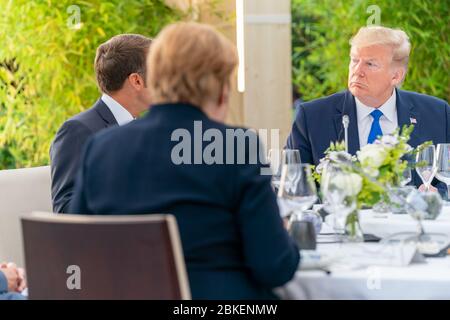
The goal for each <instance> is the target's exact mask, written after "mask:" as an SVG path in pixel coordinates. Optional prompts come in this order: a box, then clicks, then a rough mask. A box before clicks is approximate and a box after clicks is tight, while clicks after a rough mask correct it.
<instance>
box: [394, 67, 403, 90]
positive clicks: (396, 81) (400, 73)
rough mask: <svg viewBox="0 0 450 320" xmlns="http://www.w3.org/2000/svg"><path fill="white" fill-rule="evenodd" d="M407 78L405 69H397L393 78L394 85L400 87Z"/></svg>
mask: <svg viewBox="0 0 450 320" xmlns="http://www.w3.org/2000/svg"><path fill="white" fill-rule="evenodd" d="M404 77H405V69H404V68H395V71H394V74H393V76H392V84H393V85H394V86H396V85H398V84H399V83H401V82H402V80H403V78H404Z"/></svg>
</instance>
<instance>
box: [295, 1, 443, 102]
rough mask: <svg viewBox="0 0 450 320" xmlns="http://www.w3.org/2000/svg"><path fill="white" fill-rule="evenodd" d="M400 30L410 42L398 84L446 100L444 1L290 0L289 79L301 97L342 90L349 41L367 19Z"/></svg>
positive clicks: (317, 95) (314, 96)
mask: <svg viewBox="0 0 450 320" xmlns="http://www.w3.org/2000/svg"><path fill="white" fill-rule="evenodd" d="M371 5H377V6H378V7H379V8H380V9H381V11H380V13H381V20H380V24H381V25H383V26H386V27H392V28H400V29H402V30H404V31H405V32H406V33H407V34H408V36H409V37H410V41H411V44H412V51H411V57H410V62H409V70H408V74H407V76H406V80H405V82H404V84H403V86H402V88H403V89H405V90H412V91H417V92H420V93H425V94H429V95H433V96H437V97H439V98H442V99H446V100H447V101H450V77H449V74H450V58H449V57H450V42H449V34H450V22H449V21H450V20H449V14H450V10H449V8H450V1H448V0H436V1H428V0H396V1H392V0H377V1H362V0H341V1H336V0H292V22H293V23H292V50H293V51H292V55H293V83H294V86H295V87H296V88H297V89H298V91H299V92H300V93H301V94H302V96H303V97H302V98H303V100H311V99H315V98H318V97H321V96H325V95H329V94H332V93H335V92H337V91H340V90H343V89H346V88H347V76H348V63H349V52H350V45H349V43H348V41H349V39H350V38H351V37H352V36H353V35H354V34H356V32H357V31H358V29H359V28H360V27H362V26H365V25H367V22H368V20H369V22H372V21H373V20H372V19H370V17H371V16H372V15H373V14H374V11H371V10H369V12H367V11H368V9H369V6H371Z"/></svg>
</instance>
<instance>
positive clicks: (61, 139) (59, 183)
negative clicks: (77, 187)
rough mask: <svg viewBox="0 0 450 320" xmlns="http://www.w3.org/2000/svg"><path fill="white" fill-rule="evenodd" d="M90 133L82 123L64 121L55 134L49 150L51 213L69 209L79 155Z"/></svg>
mask: <svg viewBox="0 0 450 320" xmlns="http://www.w3.org/2000/svg"><path fill="white" fill-rule="evenodd" d="M91 134H92V131H91V130H90V129H89V128H88V127H86V126H85V125H84V124H83V123H81V122H79V121H76V120H71V121H66V122H65V123H64V124H63V125H62V127H61V128H60V129H59V131H58V133H57V134H56V137H55V140H54V141H53V144H52V146H51V148H50V161H51V177H52V201H53V211H54V212H57V213H65V212H67V211H68V209H69V202H70V200H71V198H72V194H73V188H74V184H75V178H76V173H77V171H78V167H79V163H80V154H81V151H82V150H83V149H82V148H83V146H84V144H85V142H86V140H87V138H88V137H89V136H90V135H91Z"/></svg>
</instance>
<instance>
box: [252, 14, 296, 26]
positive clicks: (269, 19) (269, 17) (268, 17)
mask: <svg viewBox="0 0 450 320" xmlns="http://www.w3.org/2000/svg"><path fill="white" fill-rule="evenodd" d="M245 23H246V24H290V23H291V15H290V14H247V15H245Z"/></svg>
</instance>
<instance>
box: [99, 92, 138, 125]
mask: <svg viewBox="0 0 450 320" xmlns="http://www.w3.org/2000/svg"><path fill="white" fill-rule="evenodd" d="M101 99H102V101H103V102H104V103H105V104H106V106H107V107H108V108H109V110H111V112H112V114H113V116H114V118H116V121H117V124H118V125H119V126H123V125H124V124H127V123H129V122H131V121H133V120H134V118H133V116H132V115H131V113H130V112H128V110H127V109H125V108H124V107H122V106H121V105H120V103H118V102H117V101H116V100H114V99H113V98H111V97H110V96H109V95H107V94H106V93H104V94H103V95H102V97H101Z"/></svg>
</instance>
